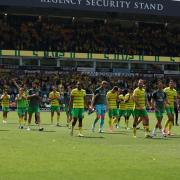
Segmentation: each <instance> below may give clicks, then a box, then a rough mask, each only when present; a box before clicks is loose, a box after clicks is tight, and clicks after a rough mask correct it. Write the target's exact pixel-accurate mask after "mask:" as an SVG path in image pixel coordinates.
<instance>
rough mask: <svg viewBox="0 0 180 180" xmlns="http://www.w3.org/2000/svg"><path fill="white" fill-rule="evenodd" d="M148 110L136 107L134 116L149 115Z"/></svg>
mask: <svg viewBox="0 0 180 180" xmlns="http://www.w3.org/2000/svg"><path fill="white" fill-rule="evenodd" d="M147 115H148V114H147V111H146V109H135V110H134V116H135V117H145V116H147Z"/></svg>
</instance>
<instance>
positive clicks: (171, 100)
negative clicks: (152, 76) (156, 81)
mask: <svg viewBox="0 0 180 180" xmlns="http://www.w3.org/2000/svg"><path fill="white" fill-rule="evenodd" d="M164 92H165V93H166V97H167V100H168V101H169V104H170V106H171V107H174V100H175V97H177V91H176V90H175V89H171V88H170V87H167V88H165V89H164Z"/></svg>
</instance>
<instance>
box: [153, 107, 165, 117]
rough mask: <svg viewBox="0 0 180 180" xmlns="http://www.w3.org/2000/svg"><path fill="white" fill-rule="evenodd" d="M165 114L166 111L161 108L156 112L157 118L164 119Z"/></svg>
mask: <svg viewBox="0 0 180 180" xmlns="http://www.w3.org/2000/svg"><path fill="white" fill-rule="evenodd" d="M163 113H164V109H163V108H159V109H157V110H155V115H156V118H162V117H163Z"/></svg>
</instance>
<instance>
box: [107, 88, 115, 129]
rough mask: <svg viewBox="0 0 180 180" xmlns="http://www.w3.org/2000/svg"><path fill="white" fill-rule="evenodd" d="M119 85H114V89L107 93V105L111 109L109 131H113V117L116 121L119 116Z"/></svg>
mask: <svg viewBox="0 0 180 180" xmlns="http://www.w3.org/2000/svg"><path fill="white" fill-rule="evenodd" d="M117 92H118V87H117V86H114V87H113V89H112V90H110V91H109V92H108V93H107V95H106V98H107V106H108V110H109V131H110V132H112V131H113V127H112V124H113V118H114V121H117V118H118V108H117V101H118V93H117Z"/></svg>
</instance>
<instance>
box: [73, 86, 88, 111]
mask: <svg viewBox="0 0 180 180" xmlns="http://www.w3.org/2000/svg"><path fill="white" fill-rule="evenodd" d="M71 96H72V97H73V108H84V97H85V96H86V91H85V90H84V89H81V90H79V89H77V88H76V89H73V90H72V92H71Z"/></svg>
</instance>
